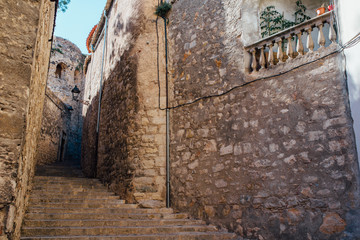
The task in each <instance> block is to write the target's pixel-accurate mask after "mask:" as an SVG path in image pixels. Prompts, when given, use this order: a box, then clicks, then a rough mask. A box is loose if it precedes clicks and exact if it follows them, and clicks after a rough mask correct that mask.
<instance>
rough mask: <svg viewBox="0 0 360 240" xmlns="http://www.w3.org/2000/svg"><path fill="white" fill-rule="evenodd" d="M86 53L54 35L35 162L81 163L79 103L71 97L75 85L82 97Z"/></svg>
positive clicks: (81, 104) (80, 116) (80, 114)
mask: <svg viewBox="0 0 360 240" xmlns="http://www.w3.org/2000/svg"><path fill="white" fill-rule="evenodd" d="M84 60H85V56H83V54H82V53H81V51H80V49H79V48H78V47H77V46H75V45H74V44H73V43H71V42H69V41H68V40H66V39H63V38H60V37H54V41H53V44H52V50H51V57H50V67H49V74H48V81H47V89H46V94H45V96H46V98H45V104H44V111H43V121H42V127H41V134H40V139H39V143H38V149H37V157H36V162H37V164H40V165H42V164H50V163H54V162H64V161H66V162H68V163H74V164H75V163H78V164H79V163H80V156H81V134H82V106H83V104H86V102H80V101H77V100H76V99H74V98H73V94H72V92H71V91H72V89H74V87H75V86H76V87H77V88H78V89H79V91H80V94H79V96H77V97H78V98H80V99H81V98H82V96H83V90H84V74H83V65H84Z"/></svg>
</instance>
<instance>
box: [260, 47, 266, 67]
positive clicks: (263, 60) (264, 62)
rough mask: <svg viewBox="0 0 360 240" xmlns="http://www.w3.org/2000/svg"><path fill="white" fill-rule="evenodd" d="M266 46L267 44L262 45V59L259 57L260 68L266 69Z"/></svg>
mask: <svg viewBox="0 0 360 240" xmlns="http://www.w3.org/2000/svg"><path fill="white" fill-rule="evenodd" d="M264 48H265V46H261V47H260V59H259V63H260V69H265V67H266V59H265V53H264Z"/></svg>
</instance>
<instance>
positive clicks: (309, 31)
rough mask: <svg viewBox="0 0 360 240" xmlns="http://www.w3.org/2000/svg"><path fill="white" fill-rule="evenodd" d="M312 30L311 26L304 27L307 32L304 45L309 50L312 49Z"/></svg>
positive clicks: (311, 50)
mask: <svg viewBox="0 0 360 240" xmlns="http://www.w3.org/2000/svg"><path fill="white" fill-rule="evenodd" d="M312 30H313V29H312V27H307V28H305V31H306V32H307V34H308V36H307V41H306V47H307V48H308V49H309V52H313V51H314V40H313V38H312V36H311V33H312Z"/></svg>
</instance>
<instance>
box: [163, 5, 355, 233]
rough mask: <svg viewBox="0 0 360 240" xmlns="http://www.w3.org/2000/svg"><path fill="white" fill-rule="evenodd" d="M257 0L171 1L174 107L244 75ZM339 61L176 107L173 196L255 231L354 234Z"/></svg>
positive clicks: (221, 221) (350, 144) (197, 213)
mask: <svg viewBox="0 0 360 240" xmlns="http://www.w3.org/2000/svg"><path fill="white" fill-rule="evenodd" d="M259 2H260V1H259ZM257 4H259V3H258V1H252V2H251V4H250V5H249V2H248V1H239V2H236V3H235V1H190V0H182V1H176V2H175V4H174V5H173V10H172V12H171V15H170V17H169V21H170V27H169V28H170V30H169V32H170V33H169V38H170V41H171V51H170V58H171V61H172V70H171V75H172V83H173V91H174V93H173V95H174V98H173V99H172V106H176V105H177V104H182V103H186V102H190V101H192V100H193V99H196V98H199V97H201V96H208V95H214V94H220V93H223V92H224V91H226V90H228V89H230V88H231V87H233V86H236V85H240V84H242V83H244V82H246V81H248V78H249V77H248V76H247V74H246V73H245V72H244V66H243V63H244V51H243V45H244V41H247V43H249V41H250V43H251V39H253V40H254V39H256V34H259V33H258V29H257V26H256V28H254V29H253V30H252V31H251V29H250V27H252V26H253V25H254V24H253V23H249V24H248V25H247V24H246V23H247V19H244V18H242V15H245V16H246V15H248V14H249V13H250V12H251V13H253V14H256V15H257V13H258V11H259V10H258V9H256V8H255V9H254V6H257ZM279 4H281V3H279ZM256 15H255V16H256ZM229 19H231V21H229ZM233 21H237V22H238V24H237V25H236V24H234V23H233ZM255 25H256V24H255ZM236 26H237V27H236ZM245 33H246V34H245ZM258 39H259V37H258ZM295 61H297V60H296V59H294V60H293V62H295ZM342 61H343V59H342V57H341V55H340V54H338V55H332V56H330V57H328V58H325V59H323V60H321V61H318V62H316V63H313V64H310V65H307V66H305V67H302V68H300V69H298V70H294V71H291V72H290V73H288V74H285V75H282V76H280V77H275V78H271V79H268V80H263V81H258V82H256V83H254V84H251V85H247V86H245V87H242V88H238V89H236V90H234V91H232V92H231V93H229V94H226V95H224V96H222V97H217V98H211V99H206V100H202V101H199V102H197V103H195V104H192V105H189V106H186V107H182V108H178V109H174V110H172V115H171V119H172V121H171V125H172V132H171V137H172V138H171V139H172V141H171V194H172V198H171V199H172V204H173V206H174V207H175V208H177V209H179V210H181V211H189V212H190V213H191V215H192V216H194V217H199V218H203V219H205V220H207V222H209V223H213V224H216V225H218V226H221V227H225V228H227V229H230V230H231V231H234V232H236V233H237V234H239V235H240V236H243V237H246V238H250V239H340V238H344V239H352V238H354V239H356V238H357V237H359V227H358V225H357V224H358V220H356V219H357V218H358V217H359V168H358V163H357V155H356V151H355V143H354V135H353V128H352V124H353V123H352V120H351V116H350V109H349V104H348V93H347V91H346V78H345V75H344V71H343V68H342V66H343V65H342ZM275 70H276V69H275ZM275 70H274V71H275Z"/></svg>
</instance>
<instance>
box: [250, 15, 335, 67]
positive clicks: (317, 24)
mask: <svg viewBox="0 0 360 240" xmlns="http://www.w3.org/2000/svg"><path fill="white" fill-rule="evenodd" d="M332 14H333V11H330V12H327V13H325V14H322V15H320V16H317V17H315V18H312V19H310V20H308V21H305V22H303V23H300V24H298V25H296V26H293V27H291V28H288V29H285V30H283V31H281V32H278V33H276V34H274V35H272V36H270V37H267V38H264V39H261V40H259V41H257V42H255V43H253V44H250V45H247V46H245V47H244V49H245V51H246V52H247V53H248V56H247V57H246V58H245V71H246V72H248V73H251V72H255V71H259V70H263V69H266V68H269V67H271V66H274V65H277V64H279V63H280V64H281V63H285V62H286V61H287V60H288V59H293V58H296V57H297V56H299V55H300V56H302V55H305V48H304V44H303V42H302V35H303V34H306V35H307V41H306V48H307V49H308V51H309V52H313V51H314V46H315V44H314V40H313V38H312V34H311V33H312V31H313V29H314V28H318V30H319V34H318V39H317V44H318V45H319V46H320V48H319V50H321V49H323V48H324V47H325V43H326V38H325V35H324V31H323V27H324V24H325V23H328V24H329V26H330V27H329V36H328V39H329V40H330V41H331V42H332V44H335V43H336V40H337V35H336V32H335V28H334V20H333V17H332ZM293 37H296V43H295V44H296V49H295V51H294V47H293V43H292V39H293ZM284 44H286V52H285V51H284V48H283V45H284ZM276 47H277V51H274V48H276ZM267 50H268V54H265V52H267ZM275 53H276V55H275Z"/></svg>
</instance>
